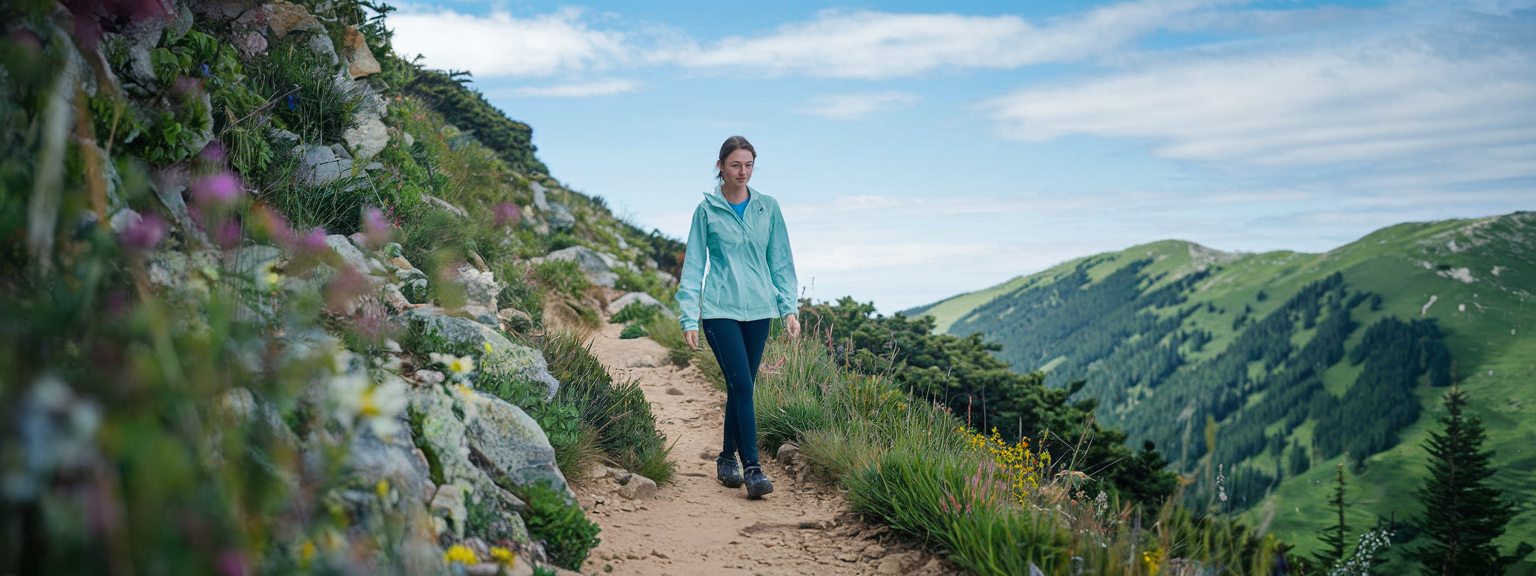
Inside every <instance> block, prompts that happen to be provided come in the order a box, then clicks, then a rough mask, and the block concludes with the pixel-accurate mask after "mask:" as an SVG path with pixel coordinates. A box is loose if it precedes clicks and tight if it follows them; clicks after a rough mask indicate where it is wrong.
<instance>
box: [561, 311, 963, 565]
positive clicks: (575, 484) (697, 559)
mask: <svg viewBox="0 0 1536 576" xmlns="http://www.w3.org/2000/svg"><path fill="white" fill-rule="evenodd" d="M622 329H623V326H621V325H618V324H610V325H607V326H606V327H604V328H603V329H601V330H599V331H596V332H593V333H592V335H591V336H590V337H589V341H590V342H591V345H592V353H593V354H594V355H595V356H596V357H597V358H598V359H599V360H600V361H602V363H603V365H604V366H606V367H607V368H608V372H609V374H611V375H612V376H613V378H614V380H615V381H627V380H629V379H633V378H639V379H640V386H641V388H643V389H644V390H645V397H646V399H647V400H649V401H650V403H651V409H652V411H653V412H654V413H655V415H656V419H657V426H658V428H660V430H661V432H662V433H663V434H666V436H667V440H668V442H672V441H676V446H675V447H674V448H673V450H672V456H671V459H672V460H673V461H675V462H677V475H676V477H675V479H674V480H673V482H672V483H671V484H668V485H665V486H662V487H660V488H659V489H658V490H656V492H655V494H654V495H650V496H649V497H647V496H646V495H645V494H644V492H645V491H644V490H638V491H637V490H635V489H634V488H629V489H627V490H626V489H624V487H621V486H620V479H621V477H623V476H625V475H627V474H626V473H624V472H623V471H622V470H616V469H609V468H605V467H601V466H599V467H597V468H596V469H595V470H594V471H593V472H591V473H589V474H587V475H586V476H585V477H583V478H572V479H571V480H572V488H573V489H574V490H575V491H576V493H577V496H578V497H579V498H580V500H581V504H582V506H583V507H584V508H586V509H587V510H588V517H589V518H591V519H592V520H593V521H594V522H597V523H598V524H599V525H600V526H602V532H601V533H600V534H599V535H598V537H599V538H601V539H602V543H601V544H600V545H598V547H597V548H595V549H593V550H592V554H591V556H589V557H588V559H587V563H586V564H585V565H584V566H583V567H582V570H581V572H582V573H583V574H589V575H599V574H626V575H627V574H635V575H641V576H649V575H654V576H663V575H667V576H687V575H711V576H713V575H743V576H753V575H790V574H816V575H818V576H831V575H863V574H908V575H921V576H948V575H952V574H962V573H963V572H961V571H960V570H958V569H956V568H955V567H954V565H953V564H952V563H950V562H948V561H945V560H941V559H938V558H936V557H935V556H934V555H933V554H932V553H931V552H929V551H926V550H923V549H922V548H921V547H920V546H917V545H915V544H913V543H912V542H911V541H910V539H906V538H898V537H897V536H896V535H895V534H893V533H891V532H890V530H889V529H888V528H886V527H884V526H872V525H869V524H866V523H864V522H862V521H860V520H859V518H858V517H857V516H856V515H855V514H853V513H852V512H851V510H850V508H849V506H848V503H847V502H846V501H845V500H844V499H843V497H842V495H841V494H840V493H839V491H838V489H837V488H836V487H835V486H833V485H829V484H827V483H826V482H825V481H822V480H818V479H815V478H808V477H807V472H808V470H807V466H806V464H805V459H804V457H803V456H798V455H793V456H791V455H788V454H786V456H785V458H783V459H782V461H775V459H774V450H775V449H776V448H777V447H774V448H773V449H768V450H764V451H763V454H762V455H761V459H762V465H763V471H764V472H765V473H766V474H768V477H769V478H770V479H771V480H772V481H773V485H774V492H773V493H772V494H769V495H767V496H764V497H763V499H762V500H757V501H752V500H747V494H746V490H745V489H742V488H736V489H730V488H726V487H724V486H721V485H720V483H719V482H718V481H716V480H715V456H716V454H718V453H719V451H720V443H721V435H722V432H721V429H722V426H723V425H724V424H723V421H724V413H723V407H724V405H725V393H724V392H722V391H720V390H717V389H716V388H715V387H714V386H712V385H711V384H710V383H709V381H708V380H706V379H705V378H704V375H703V374H702V373H700V372H699V370H698V369H697V368H694V367H692V366H690V367H688V368H685V369H677V368H676V367H673V366H672V365H670V364H668V363H667V349H666V348H665V347H663V346H662V345H660V344H658V343H656V342H655V341H653V340H651V339H649V338H635V339H629V340H621V339H619V332H620V331H621V330H622ZM768 360H769V359H767V358H765V359H764V365H767V364H768V363H769V362H768ZM637 484H643V483H640V482H638V481H637ZM621 492H622V493H624V494H621ZM635 492H641V493H640V494H635ZM625 494H627V495H632V496H635V497H634V498H633V499H631V498H627V497H625Z"/></svg>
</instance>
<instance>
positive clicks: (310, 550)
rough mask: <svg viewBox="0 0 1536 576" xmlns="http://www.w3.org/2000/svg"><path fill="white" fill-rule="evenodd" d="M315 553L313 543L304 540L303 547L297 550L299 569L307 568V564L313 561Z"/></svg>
mask: <svg viewBox="0 0 1536 576" xmlns="http://www.w3.org/2000/svg"><path fill="white" fill-rule="evenodd" d="M315 552H316V550H315V543H314V542H311V541H309V540H305V541H304V546H302V547H300V548H299V567H300V568H308V567H309V563H310V562H313V561H314V560H315Z"/></svg>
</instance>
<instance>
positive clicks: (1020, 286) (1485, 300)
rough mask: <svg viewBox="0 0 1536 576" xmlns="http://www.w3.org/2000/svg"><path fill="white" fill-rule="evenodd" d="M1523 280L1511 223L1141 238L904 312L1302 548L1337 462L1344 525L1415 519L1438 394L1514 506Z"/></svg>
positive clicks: (1522, 492)
mask: <svg viewBox="0 0 1536 576" xmlns="http://www.w3.org/2000/svg"><path fill="white" fill-rule="evenodd" d="M1533 285H1536V214H1532V213H1528V212H1520V213H1515V214H1509V215H1504V216H1495V217H1489V218H1482V219H1476V220H1452V221H1442V222H1431V223H1410V224H1402V225H1398V226H1393V227H1390V228H1386V229H1383V230H1380V231H1377V232H1375V233H1372V234H1371V235H1369V236H1366V237H1365V238H1362V239H1360V240H1358V241H1356V242H1353V243H1350V244H1348V245H1345V246H1342V247H1340V248H1338V249H1335V250H1333V251H1330V252H1328V253H1326V254H1301V253H1294V252H1271V253H1264V254H1233V253H1222V252H1218V251H1215V250H1211V249H1209V248H1205V247H1202V246H1199V245H1196V244H1192V243H1189V242H1182V241H1164V242H1157V243H1153V244H1148V245H1144V246H1137V247H1134V248H1130V249H1127V250H1124V251H1121V252H1114V253H1107V254H1099V255H1095V256H1090V257H1087V258H1082V259H1079V260H1074V261H1071V262H1067V263H1064V264H1061V265H1059V266H1056V267H1054V268H1051V269H1049V270H1046V271H1043V272H1040V273H1037V274H1033V275H1030V276H1025V277H1020V278H1016V279H1013V280H1010V281H1009V282H1006V283H1004V284H1001V285H999V286H995V287H992V288H988V289H986V290H983V291H979V292H975V293H971V294H965V295H961V296H956V297H954V298H950V299H947V300H944V301H941V302H938V303H935V304H933V305H930V306H925V307H921V308H918V309H914V310H910V311H907V313H908V314H913V315H924V314H928V315H932V316H933V317H934V318H935V320H936V321H937V323H938V325H939V326H940V327H941V328H942V329H945V330H947V331H948V332H949V333H951V334H956V335H964V334H971V333H980V334H982V335H984V337H985V339H986V340H988V341H991V342H995V343H997V344H1000V345H1001V346H1002V349H1001V350H1000V351H999V352H997V355H998V357H999V358H1002V359H1004V360H1006V361H1008V362H1009V363H1010V364H1011V365H1012V366H1013V369H1014V370H1015V371H1019V372H1030V371H1035V370H1043V371H1045V372H1046V373H1047V382H1048V383H1049V384H1051V385H1054V386H1067V385H1068V384H1069V383H1071V382H1073V381H1078V380H1082V381H1085V383H1084V384H1083V385H1082V387H1081V390H1080V392H1078V395H1079V396H1080V397H1092V398H1095V399H1097V400H1098V402H1099V406H1100V408H1099V417H1100V418H1101V419H1102V420H1103V421H1104V422H1105V423H1106V424H1107V425H1112V426H1115V427H1119V428H1121V429H1123V430H1124V431H1126V432H1127V434H1128V438H1129V440H1128V441H1129V442H1131V443H1133V444H1136V445H1139V444H1140V443H1141V441H1142V439H1143V438H1145V439H1151V440H1154V441H1155V442H1156V443H1157V445H1158V446H1160V447H1162V448H1163V449H1164V452H1165V453H1167V454H1169V455H1170V457H1169V459H1170V460H1175V462H1176V464H1175V466H1176V467H1177V466H1180V465H1182V466H1183V468H1182V469H1185V470H1190V469H1193V468H1194V467H1196V466H1197V465H1200V464H1201V463H1206V464H1220V465H1222V466H1223V467H1224V468H1225V470H1226V471H1227V480H1228V483H1227V485H1226V487H1225V489H1226V490H1227V491H1228V492H1229V493H1231V494H1232V496H1233V500H1232V501H1233V503H1234V507H1235V509H1237V510H1253V511H1254V512H1252V514H1253V515H1254V517H1253V520H1254V521H1255V522H1256V523H1257V522H1264V523H1267V524H1268V525H1270V526H1271V527H1272V529H1273V530H1274V531H1275V533H1276V534H1277V535H1278V536H1280V537H1281V538H1283V539H1285V540H1288V541H1293V542H1296V543H1297V544H1299V545H1300V546H1301V547H1302V548H1303V549H1310V548H1311V547H1312V546H1315V545H1316V540H1315V539H1314V537H1313V536H1312V535H1313V534H1315V533H1317V532H1318V531H1319V530H1320V529H1321V528H1322V526H1323V525H1324V523H1325V521H1326V518H1325V515H1323V514H1319V512H1318V511H1320V510H1323V507H1324V501H1325V499H1326V494H1324V491H1323V490H1321V489H1319V487H1318V485H1319V484H1325V483H1327V482H1328V481H1329V479H1330V478H1331V474H1332V470H1333V464H1334V463H1336V462H1340V461H1347V462H1349V463H1350V464H1351V466H1350V468H1351V470H1352V472H1353V473H1354V474H1357V475H1358V476H1359V477H1358V479H1353V478H1352V480H1351V481H1352V482H1353V483H1354V484H1353V485H1354V486H1356V487H1357V488H1354V489H1352V490H1357V491H1358V492H1352V493H1351V499H1352V503H1353V504H1354V507H1353V508H1352V515H1353V517H1352V519H1351V523H1352V525H1355V526H1369V525H1372V524H1373V523H1375V521H1376V518H1377V517H1378V516H1380V517H1389V518H1390V517H1396V518H1397V519H1399V520H1402V519H1405V518H1409V517H1411V515H1412V514H1413V513H1415V512H1416V511H1417V510H1416V506H1417V504H1416V502H1415V500H1414V498H1413V490H1414V488H1415V487H1416V486H1417V485H1418V484H1419V482H1420V479H1421V478H1422V477H1423V475H1424V474H1425V470H1424V469H1423V461H1424V451H1423V448H1422V446H1421V444H1422V443H1423V442H1424V440H1425V438H1426V424H1427V423H1430V422H1432V421H1433V418H1434V417H1435V416H1436V415H1437V413H1438V412H1437V411H1438V410H1439V401H1440V397H1441V396H1442V395H1443V394H1444V391H1445V387H1447V386H1449V385H1450V384H1452V383H1457V384H1459V385H1461V386H1462V387H1463V388H1464V389H1465V390H1467V391H1468V392H1469V393H1470V394H1471V397H1472V404H1471V406H1472V409H1474V410H1475V411H1476V412H1477V414H1478V415H1479V416H1480V417H1481V418H1482V419H1483V421H1484V422H1485V423H1486V425H1487V427H1488V430H1489V443H1488V445H1487V447H1488V448H1491V449H1493V450H1494V451H1495V452H1496V453H1497V457H1496V458H1495V465H1496V466H1497V467H1498V468H1499V469H1500V470H1501V473H1500V475H1498V476H1497V477H1496V478H1497V480H1496V483H1497V484H1498V486H1499V487H1500V488H1502V489H1503V490H1504V491H1505V493H1506V494H1509V495H1514V499H1515V500H1516V501H1519V502H1529V501H1530V498H1529V497H1528V496H1529V495H1531V494H1533V493H1536V481H1533V477H1532V474H1533V473H1536V459H1533V458H1536V454H1532V453H1531V452H1530V446H1532V445H1533V442H1536V428H1533V427H1532V426H1531V424H1530V423H1531V422H1533V421H1536V420H1533V419H1532V417H1531V414H1530V410H1531V407H1532V406H1533V405H1536V395H1533V393H1532V390H1533V388H1532V387H1531V383H1532V382H1536V368H1533V366H1536V332H1533V331H1536V322H1533V319H1536V308H1532V307H1533V306H1536V296H1533V294H1532V293H1531V291H1530V290H1531V288H1530V287H1531V286H1533ZM1212 434H1214V435H1212ZM1207 438H1210V439H1211V440H1207ZM1212 440H1213V441H1214V445H1211V441H1212ZM1270 515H1272V516H1270ZM1533 519H1536V508H1531V507H1530V506H1529V505H1528V504H1521V505H1520V512H1519V516H1517V518H1516V520H1515V521H1514V522H1512V523H1511V527H1512V529H1511V531H1510V533H1509V534H1508V535H1507V536H1506V537H1505V539H1506V540H1508V542H1507V544H1513V543H1515V542H1518V541H1519V540H1522V539H1524V540H1531V539H1533V538H1536V531H1533V529H1532V527H1533V526H1536V522H1532V520H1533Z"/></svg>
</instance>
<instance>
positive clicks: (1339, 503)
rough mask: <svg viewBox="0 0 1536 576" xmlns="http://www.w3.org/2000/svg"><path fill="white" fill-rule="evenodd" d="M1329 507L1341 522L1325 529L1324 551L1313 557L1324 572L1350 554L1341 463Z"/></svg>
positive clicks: (1329, 499) (1342, 465)
mask: <svg viewBox="0 0 1536 576" xmlns="http://www.w3.org/2000/svg"><path fill="white" fill-rule="evenodd" d="M1328 505H1329V506H1331V507H1332V508H1333V509H1334V510H1335V511H1337V512H1338V514H1339V522H1338V523H1337V524H1334V525H1332V526H1329V527H1327V528H1324V529H1323V546H1325V548H1323V550H1322V551H1321V552H1318V553H1317V554H1315V555H1313V558H1315V559H1317V563H1318V565H1319V566H1322V568H1323V570H1324V571H1327V570H1328V569H1329V568H1332V567H1333V566H1334V565H1335V564H1338V563H1340V562H1343V561H1344V559H1345V556H1344V554H1345V553H1346V552H1348V549H1347V547H1348V545H1349V544H1348V540H1347V538H1348V537H1349V524H1346V523H1345V522H1344V464H1343V463H1342V462H1341V463H1339V482H1338V484H1335V485H1334V487H1333V496H1331V497H1329V498H1328Z"/></svg>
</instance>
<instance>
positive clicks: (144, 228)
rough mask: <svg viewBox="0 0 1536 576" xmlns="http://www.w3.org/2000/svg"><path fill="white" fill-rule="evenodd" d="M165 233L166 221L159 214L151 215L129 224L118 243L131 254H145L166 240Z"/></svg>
mask: <svg viewBox="0 0 1536 576" xmlns="http://www.w3.org/2000/svg"><path fill="white" fill-rule="evenodd" d="M165 232H166V226H165V219H163V218H161V217H160V215H159V214H155V213H149V214H144V215H143V216H140V217H139V219H138V220H135V221H134V222H133V223H132V224H129V225H128V229H126V230H123V234H122V236H121V237H119V239H118V241H119V242H122V244H123V247H124V248H127V249H128V250H129V251H131V252H144V251H147V250H149V249H151V248H154V247H155V246H158V245H159V244H160V241H161V240H165Z"/></svg>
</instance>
